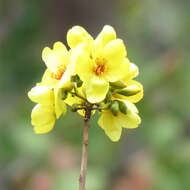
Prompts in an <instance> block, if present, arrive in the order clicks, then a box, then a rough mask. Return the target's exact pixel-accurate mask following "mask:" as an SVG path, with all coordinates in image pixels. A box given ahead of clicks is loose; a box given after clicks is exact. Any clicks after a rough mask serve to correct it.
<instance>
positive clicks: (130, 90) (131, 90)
mask: <svg viewBox="0 0 190 190" xmlns="http://www.w3.org/2000/svg"><path fill="white" fill-rule="evenodd" d="M140 91H141V89H140V88H139V87H138V86H128V87H127V88H125V89H122V90H118V91H117V93H118V94H121V95H124V96H133V95H136V94H138V93H139V92H140Z"/></svg>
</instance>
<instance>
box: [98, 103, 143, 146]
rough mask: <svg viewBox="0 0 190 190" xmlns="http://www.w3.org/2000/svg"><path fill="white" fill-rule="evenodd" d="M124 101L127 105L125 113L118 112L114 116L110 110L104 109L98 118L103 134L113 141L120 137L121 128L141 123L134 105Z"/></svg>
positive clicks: (134, 126)
mask: <svg viewBox="0 0 190 190" xmlns="http://www.w3.org/2000/svg"><path fill="white" fill-rule="evenodd" d="M124 103H125V104H126V107H127V114H123V113H121V112H120V113H118V115H117V116H114V115H113V114H112V112H111V111H110V110H104V111H102V113H101V116H100V118H99V120H98V124H99V125H100V127H101V128H102V129H103V130H104V132H105V134H106V135H107V136H108V137H109V138H110V139H111V140H112V141H114V142H116V141H118V140H119V139H120V137H121V133H122V128H128V129H133V128H137V127H138V125H139V124H140V123H141V119H140V117H139V115H138V110H137V108H136V106H135V105H134V104H132V103H131V102H129V101H124Z"/></svg>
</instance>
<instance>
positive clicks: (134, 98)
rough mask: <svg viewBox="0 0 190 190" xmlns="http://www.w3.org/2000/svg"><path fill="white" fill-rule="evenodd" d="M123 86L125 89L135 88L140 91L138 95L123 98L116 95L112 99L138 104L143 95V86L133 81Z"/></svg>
mask: <svg viewBox="0 0 190 190" xmlns="http://www.w3.org/2000/svg"><path fill="white" fill-rule="evenodd" d="M125 84H126V86H127V87H130V86H137V88H139V89H140V91H139V93H137V94H135V95H132V96H123V95H120V94H116V95H114V97H115V98H119V99H122V100H127V101H130V102H132V103H137V102H139V101H140V100H141V99H142V98H143V95H144V90H143V85H142V84H141V83H139V82H137V81H135V80H130V81H127V82H126V83H125Z"/></svg>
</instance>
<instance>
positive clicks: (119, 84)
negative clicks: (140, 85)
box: [110, 81, 126, 89]
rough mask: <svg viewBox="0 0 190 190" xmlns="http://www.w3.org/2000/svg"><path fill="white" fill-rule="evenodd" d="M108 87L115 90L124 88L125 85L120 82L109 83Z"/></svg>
mask: <svg viewBox="0 0 190 190" xmlns="http://www.w3.org/2000/svg"><path fill="white" fill-rule="evenodd" d="M110 85H111V87H113V88H116V89H122V88H125V87H126V85H125V83H124V82H122V81H116V82H110Z"/></svg>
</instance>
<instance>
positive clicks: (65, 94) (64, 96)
mask: <svg viewBox="0 0 190 190" xmlns="http://www.w3.org/2000/svg"><path fill="white" fill-rule="evenodd" d="M67 95H68V91H66V90H64V91H62V96H61V99H62V100H65V99H66V98H67Z"/></svg>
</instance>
